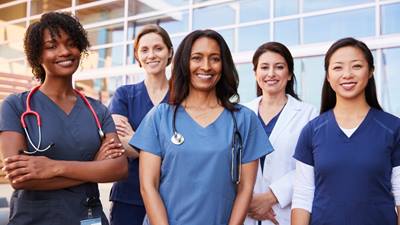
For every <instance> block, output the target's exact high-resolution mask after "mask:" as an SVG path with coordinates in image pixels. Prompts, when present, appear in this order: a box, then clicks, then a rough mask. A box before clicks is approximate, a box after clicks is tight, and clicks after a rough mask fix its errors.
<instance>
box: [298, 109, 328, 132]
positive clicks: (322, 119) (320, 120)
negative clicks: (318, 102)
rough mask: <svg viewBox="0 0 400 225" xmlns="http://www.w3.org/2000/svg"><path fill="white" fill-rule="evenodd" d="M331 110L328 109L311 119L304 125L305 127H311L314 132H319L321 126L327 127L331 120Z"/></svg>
mask: <svg viewBox="0 0 400 225" xmlns="http://www.w3.org/2000/svg"><path fill="white" fill-rule="evenodd" d="M330 114H331V111H330V110H329V111H327V112H324V113H322V114H321V115H319V116H317V117H315V118H314V119H312V120H310V122H308V123H307V125H306V126H305V127H304V129H309V130H311V131H312V132H317V131H318V130H320V129H321V128H324V127H326V125H327V124H328V122H329V121H330V120H331V117H330Z"/></svg>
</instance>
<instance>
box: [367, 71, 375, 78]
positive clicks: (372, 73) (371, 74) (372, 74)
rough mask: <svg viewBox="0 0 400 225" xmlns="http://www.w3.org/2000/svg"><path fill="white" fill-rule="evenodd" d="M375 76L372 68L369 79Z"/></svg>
mask: <svg viewBox="0 0 400 225" xmlns="http://www.w3.org/2000/svg"><path fill="white" fill-rule="evenodd" d="M373 76H374V69H372V70H371V71H369V76H368V79H371V78H372V77H373Z"/></svg>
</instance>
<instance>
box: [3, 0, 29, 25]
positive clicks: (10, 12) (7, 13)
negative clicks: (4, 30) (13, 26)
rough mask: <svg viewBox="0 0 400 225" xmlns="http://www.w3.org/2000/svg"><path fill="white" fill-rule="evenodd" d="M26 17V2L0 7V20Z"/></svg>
mask: <svg viewBox="0 0 400 225" xmlns="http://www.w3.org/2000/svg"><path fill="white" fill-rule="evenodd" d="M23 17H26V3H21V4H18V5H13V6H9V7H6V8H0V21H1V22H3V21H5V22H6V21H10V20H16V19H20V18H23Z"/></svg>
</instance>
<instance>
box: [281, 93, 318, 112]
mask: <svg viewBox="0 0 400 225" xmlns="http://www.w3.org/2000/svg"><path fill="white" fill-rule="evenodd" d="M287 96H288V103H287V104H290V105H292V107H293V108H296V109H297V110H300V111H302V112H311V113H314V114H316V113H317V109H316V108H315V107H314V106H313V105H311V104H309V103H307V102H303V101H300V100H297V99H295V98H294V97H292V96H290V95H287Z"/></svg>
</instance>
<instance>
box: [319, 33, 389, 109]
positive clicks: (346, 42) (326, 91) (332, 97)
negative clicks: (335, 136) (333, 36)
mask: <svg viewBox="0 0 400 225" xmlns="http://www.w3.org/2000/svg"><path fill="white" fill-rule="evenodd" d="M348 46H350V47H354V48H357V49H360V50H361V52H362V53H363V55H364V57H365V60H366V61H367V63H368V67H369V72H370V73H373V71H374V69H375V66H374V58H373V56H372V53H371V50H370V49H369V48H368V46H367V45H366V44H365V43H364V42H362V41H359V40H357V39H354V38H351V37H348V38H343V39H340V40H338V41H336V42H335V43H333V44H332V46H331V47H330V48H329V49H328V51H327V52H326V54H325V80H324V85H323V87H322V94H321V110H320V113H323V112H326V111H328V110H330V109H333V107H335V105H336V93H335V91H334V90H333V89H332V87H331V85H330V84H329V82H328V68H329V63H330V59H331V57H332V55H333V53H335V52H336V51H337V50H338V49H340V48H343V47H348ZM365 98H366V101H367V103H368V105H369V106H371V107H373V108H376V109H378V110H382V107H381V106H380V105H379V102H378V98H377V95H376V86H375V79H374V76H371V77H370V78H369V79H368V83H367V86H366V87H365Z"/></svg>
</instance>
